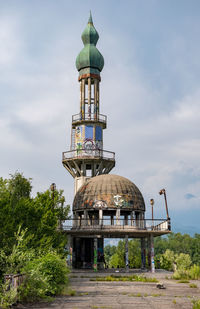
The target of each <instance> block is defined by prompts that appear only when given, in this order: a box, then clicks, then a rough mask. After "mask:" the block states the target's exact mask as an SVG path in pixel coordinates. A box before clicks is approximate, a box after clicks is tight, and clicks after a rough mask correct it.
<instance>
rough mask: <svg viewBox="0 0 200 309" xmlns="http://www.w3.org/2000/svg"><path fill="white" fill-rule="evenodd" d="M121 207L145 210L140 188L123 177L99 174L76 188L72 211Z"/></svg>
mask: <svg viewBox="0 0 200 309" xmlns="http://www.w3.org/2000/svg"><path fill="white" fill-rule="evenodd" d="M98 205H103V208H105V209H113V208H115V209H116V208H123V209H127V210H141V211H145V203H144V199H143V196H142V194H141V192H140V190H139V189H138V188H137V187H136V185H135V184H134V183H133V182H131V181H130V180H128V179H127V178H125V177H122V176H118V175H110V174H106V175H100V176H96V177H92V178H91V179H89V181H87V182H86V183H85V184H83V185H82V187H81V188H80V189H79V190H78V192H77V193H76V195H75V198H74V202H73V211H76V210H83V209H94V208H98Z"/></svg>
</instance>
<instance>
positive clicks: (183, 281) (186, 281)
mask: <svg viewBox="0 0 200 309" xmlns="http://www.w3.org/2000/svg"><path fill="white" fill-rule="evenodd" d="M177 283H190V281H189V280H185V279H183V280H179V281H178V282H177Z"/></svg>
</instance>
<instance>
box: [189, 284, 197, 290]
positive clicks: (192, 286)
mask: <svg viewBox="0 0 200 309" xmlns="http://www.w3.org/2000/svg"><path fill="white" fill-rule="evenodd" d="M189 287H190V288H192V289H196V288H197V285H196V284H195V283H191V284H190V285H189Z"/></svg>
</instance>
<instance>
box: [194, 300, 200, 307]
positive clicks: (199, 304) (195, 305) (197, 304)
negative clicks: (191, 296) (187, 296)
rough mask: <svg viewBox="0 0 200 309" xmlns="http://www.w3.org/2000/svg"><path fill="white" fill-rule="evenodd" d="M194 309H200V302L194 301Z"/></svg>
mask: <svg viewBox="0 0 200 309" xmlns="http://www.w3.org/2000/svg"><path fill="white" fill-rule="evenodd" d="M192 308H193V309H200V300H194V301H193V307H192Z"/></svg>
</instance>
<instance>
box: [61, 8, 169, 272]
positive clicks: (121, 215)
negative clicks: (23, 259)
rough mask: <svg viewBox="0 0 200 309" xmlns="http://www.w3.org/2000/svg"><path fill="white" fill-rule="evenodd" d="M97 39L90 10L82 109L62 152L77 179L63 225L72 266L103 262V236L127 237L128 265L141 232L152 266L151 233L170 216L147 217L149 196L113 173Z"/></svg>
mask: <svg viewBox="0 0 200 309" xmlns="http://www.w3.org/2000/svg"><path fill="white" fill-rule="evenodd" d="M98 39H99V35H98V33H97V31H96V29H95V27H94V25H93V21H92V16H91V14H90V17H89V20H88V23H87V26H86V28H85V30H84V31H83V33H82V41H83V44H84V48H83V49H82V50H81V52H80V53H79V55H78V57H77V59H76V68H77V70H78V72H79V78H78V80H79V83H80V111H79V113H78V114H76V115H73V116H72V131H71V149H70V150H69V151H67V152H63V157H62V163H63V165H64V167H65V168H66V169H67V171H68V172H69V173H70V174H71V175H72V176H73V177H74V179H75V196H74V201H73V207H72V212H73V219H69V220H68V222H67V224H66V222H65V223H64V224H63V227H62V228H63V231H65V232H66V234H67V235H68V237H69V241H68V245H69V247H70V249H69V252H72V266H73V267H74V268H93V269H94V270H95V271H96V270H97V269H102V268H104V238H124V239H125V248H126V250H125V265H126V268H127V270H128V267H129V259H128V239H129V238H139V239H140V240H141V266H142V267H143V268H145V267H146V252H148V263H149V266H151V270H152V271H154V270H155V267H154V246H153V239H154V237H156V236H160V235H164V234H168V233H170V219H169V217H168V216H167V219H164V220H163V219H154V218H153V217H152V219H150V220H147V219H145V211H146V207H145V202H144V198H143V196H142V193H141V192H140V190H139V189H138V187H137V186H136V185H135V184H134V183H133V182H132V181H130V180H129V179H127V178H124V177H122V176H119V175H110V174H109V172H110V171H111V170H112V168H113V167H114V166H115V153H114V152H110V151H106V150H104V148H103V130H104V129H106V125H107V117H106V116H104V115H102V114H100V95H99V94H100V87H99V86H100V81H101V77H100V72H101V71H102V69H103V66H104V59H103V56H102V55H101V53H100V52H99V51H98V49H97V48H96V44H97V41H98ZM66 221H67V220H66ZM147 247H148V250H146V249H147Z"/></svg>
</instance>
